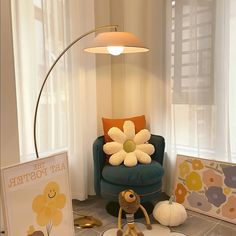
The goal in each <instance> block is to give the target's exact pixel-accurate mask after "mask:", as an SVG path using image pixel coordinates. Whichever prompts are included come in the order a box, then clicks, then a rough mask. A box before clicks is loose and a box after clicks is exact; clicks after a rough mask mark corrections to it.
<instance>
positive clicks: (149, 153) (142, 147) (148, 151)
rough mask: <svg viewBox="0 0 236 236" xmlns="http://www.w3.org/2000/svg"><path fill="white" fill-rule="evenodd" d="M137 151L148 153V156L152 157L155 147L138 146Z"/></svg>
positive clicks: (146, 144)
mask: <svg viewBox="0 0 236 236" xmlns="http://www.w3.org/2000/svg"><path fill="white" fill-rule="evenodd" d="M136 149H138V150H141V151H143V152H145V153H147V154H148V155H152V154H153V153H154V152H155V148H154V146H153V145H152V144H150V143H144V144H139V145H136Z"/></svg>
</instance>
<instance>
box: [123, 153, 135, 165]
mask: <svg viewBox="0 0 236 236" xmlns="http://www.w3.org/2000/svg"><path fill="white" fill-rule="evenodd" d="M137 163H138V161H137V157H136V155H135V153H134V152H129V153H126V157H125V160H124V165H125V166H128V167H132V166H136V165H137Z"/></svg>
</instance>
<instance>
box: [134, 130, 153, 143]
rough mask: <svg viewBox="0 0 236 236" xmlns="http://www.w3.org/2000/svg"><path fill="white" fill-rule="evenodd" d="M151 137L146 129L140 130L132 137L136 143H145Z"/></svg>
mask: <svg viewBox="0 0 236 236" xmlns="http://www.w3.org/2000/svg"><path fill="white" fill-rule="evenodd" d="M150 138H151V133H150V132H149V130H147V129H142V130H140V131H139V132H138V133H137V134H136V135H135V137H134V142H135V143H136V144H142V143H146V142H147V141H148V140H149V139H150Z"/></svg>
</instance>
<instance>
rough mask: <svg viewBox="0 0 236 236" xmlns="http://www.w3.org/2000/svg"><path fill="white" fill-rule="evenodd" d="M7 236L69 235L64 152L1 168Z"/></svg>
mask: <svg viewBox="0 0 236 236" xmlns="http://www.w3.org/2000/svg"><path fill="white" fill-rule="evenodd" d="M1 181H2V183H1V187H2V192H3V208H4V209H3V211H4V216H5V225H6V232H7V235H8V236H16V235H17V236H73V235H74V226H73V213H72V201H71V193H70V183H69V174H68V159H67V153H65V152H63V153H58V154H55V155H52V156H50V157H45V158H39V159H37V160H34V161H30V162H26V163H21V164H17V165H14V166H10V167H4V168H2V169H1Z"/></svg>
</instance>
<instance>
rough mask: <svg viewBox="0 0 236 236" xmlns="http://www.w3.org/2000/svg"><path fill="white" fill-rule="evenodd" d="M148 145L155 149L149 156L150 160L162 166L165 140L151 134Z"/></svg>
mask: <svg viewBox="0 0 236 236" xmlns="http://www.w3.org/2000/svg"><path fill="white" fill-rule="evenodd" d="M149 143H151V144H152V145H154V147H155V152H154V153H153V154H152V155H151V157H152V159H153V160H155V161H157V162H159V163H160V164H161V165H162V164H163V158H164V151H165V139H164V138H163V137H162V136H160V135H155V134H152V135H151V138H150V140H149Z"/></svg>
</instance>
